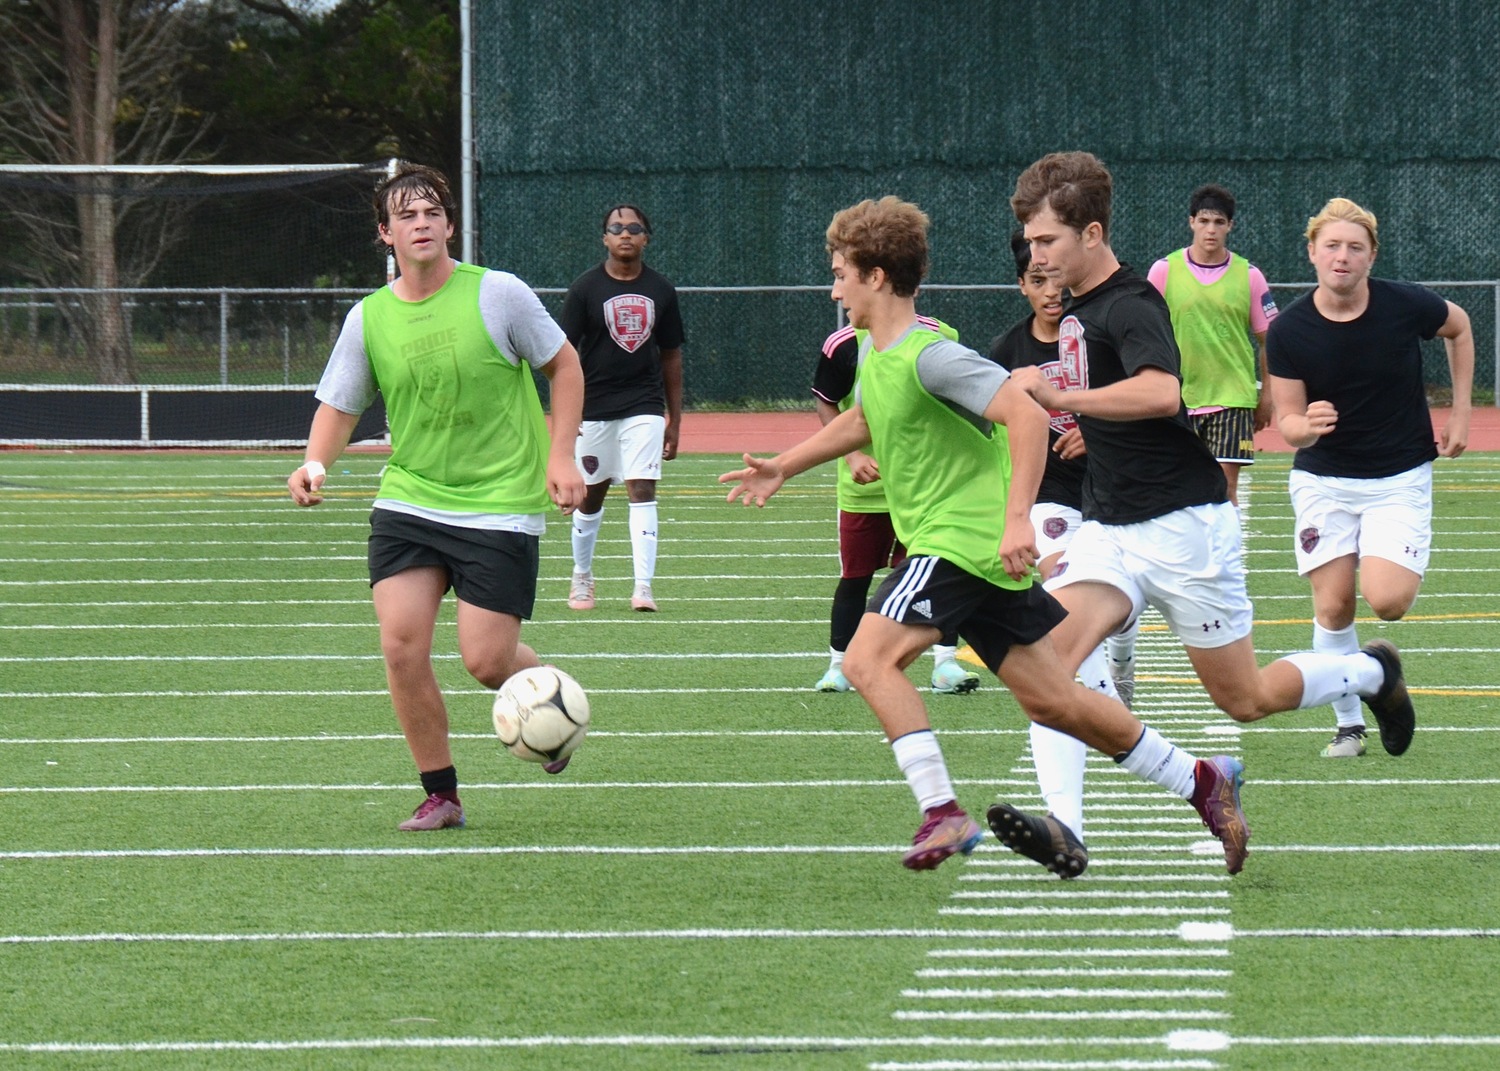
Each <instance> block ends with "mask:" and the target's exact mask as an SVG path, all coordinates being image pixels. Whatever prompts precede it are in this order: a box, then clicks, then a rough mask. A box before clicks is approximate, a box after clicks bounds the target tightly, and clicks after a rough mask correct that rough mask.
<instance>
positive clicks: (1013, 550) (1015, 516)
mask: <svg viewBox="0 0 1500 1071" xmlns="http://www.w3.org/2000/svg"><path fill="white" fill-rule="evenodd" d="M984 417H985V419H986V420H992V421H994V422H995V423H996V424H1001V425H1004V427H1005V437H1006V441H1007V443H1008V444H1009V446H1010V489H1009V491H1008V492H1007V493H1006V497H1005V534H1004V536H1002V537H1001V542H1000V560H1001V563H1002V564H1003V565H1004V566H1005V572H1006V573H1007V574H1008V575H1009V576H1012V577H1014V578H1016V579H1017V580H1019V579H1020V578H1021V577H1023V576H1025V575H1026V574H1027V573H1028V572H1030V571H1031V567H1032V565H1034V564H1035V563H1036V560H1037V558H1038V557H1039V556H1040V555H1039V553H1038V551H1037V546H1036V530H1035V529H1034V528H1033V527H1032V524H1031V507H1032V506H1034V505H1035V504H1036V492H1037V488H1038V487H1039V486H1040V485H1041V482H1042V472H1043V470H1044V469H1045V468H1046V466H1047V411H1046V410H1045V409H1043V408H1042V407H1041V406H1040V405H1038V404H1037V403H1036V402H1035V401H1034V400H1033V399H1032V397H1031V395H1030V394H1028V393H1026V391H1025V390H1023V389H1022V388H1021V387H1019V386H1017V385H1016V384H1014V383H1012V382H1011V381H1010V380H1009V379H1007V380H1006V381H1005V382H1004V383H1002V384H1001V385H1000V389H999V390H997V391H996V392H995V396H994V397H993V398H991V399H990V404H989V405H987V406H985V409H984Z"/></svg>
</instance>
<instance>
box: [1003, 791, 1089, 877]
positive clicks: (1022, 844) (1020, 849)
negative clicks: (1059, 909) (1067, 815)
mask: <svg viewBox="0 0 1500 1071" xmlns="http://www.w3.org/2000/svg"><path fill="white" fill-rule="evenodd" d="M985 818H986V819H988V820H989V823H990V829H992V830H994V832H995V836H997V837H999V838H1000V843H1001V844H1003V845H1005V846H1006V847H1007V848H1009V849H1010V850H1011V851H1013V852H1016V853H1017V854H1019V855H1024V856H1025V857H1026V858H1027V859H1030V860H1032V861H1034V862H1037V863H1041V864H1042V866H1044V867H1046V868H1047V869H1048V870H1050V871H1052V873H1054V874H1056V875H1057V876H1058V877H1060V878H1062V879H1063V880H1064V881H1066V880H1067V879H1068V878H1076V877H1078V875H1080V874H1082V873H1083V872H1084V871H1085V870H1087V869H1088V865H1089V850H1088V849H1087V848H1085V847H1084V846H1083V842H1082V841H1081V840H1079V839H1078V838H1077V837H1075V836H1074V835H1073V831H1072V830H1071V829H1069V828H1068V827H1067V825H1066V824H1065V823H1063V822H1059V821H1058V820H1057V819H1056V818H1054V817H1053V816H1052V815H1051V814H1050V813H1049V814H1046V815H1042V816H1040V817H1039V816H1037V815H1034V814H1027V813H1026V812H1025V811H1022V810H1017V809H1016V808H1015V807H1012V806H1011V805H1010V804H1008V803H997V804H995V805H994V806H993V807H991V808H990V809H989V810H988V811H987V812H986V813H985Z"/></svg>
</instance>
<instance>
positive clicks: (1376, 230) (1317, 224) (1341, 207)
mask: <svg viewBox="0 0 1500 1071" xmlns="http://www.w3.org/2000/svg"><path fill="white" fill-rule="evenodd" d="M1330 223H1354V224H1358V225H1359V226H1361V227H1363V228H1364V229H1365V233H1366V234H1368V235H1369V236H1370V252H1371V253H1377V252H1379V251H1380V224H1379V223H1377V222H1376V221H1375V213H1374V212H1371V211H1369V210H1368V209H1365V208H1360V207H1359V205H1357V204H1355V203H1354V202H1353V201H1351V200H1349V198H1347V197H1335V198H1334V199H1333V200H1331V201H1329V202H1328V203H1327V204H1326V205H1324V206H1323V210H1322V211H1321V212H1319V213H1318V214H1317V215H1316V216H1312V217H1310V218H1309V219H1308V221H1307V240H1308V242H1316V241H1317V240H1318V232H1319V231H1321V230H1322V229H1323V228H1324V227H1325V226H1327V225H1328V224H1330Z"/></svg>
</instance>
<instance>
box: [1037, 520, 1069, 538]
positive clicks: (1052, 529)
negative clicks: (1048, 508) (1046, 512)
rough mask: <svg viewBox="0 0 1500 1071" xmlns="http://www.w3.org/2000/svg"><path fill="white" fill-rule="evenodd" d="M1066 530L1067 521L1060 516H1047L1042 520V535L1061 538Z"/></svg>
mask: <svg viewBox="0 0 1500 1071" xmlns="http://www.w3.org/2000/svg"><path fill="white" fill-rule="evenodd" d="M1067 530H1068V522H1067V521H1066V520H1065V519H1064V518H1062V517H1048V518H1047V519H1046V520H1045V521H1043V522H1042V535H1044V536H1046V537H1047V538H1048V539H1061V538H1062V537H1063V534H1064V533H1065V532H1067Z"/></svg>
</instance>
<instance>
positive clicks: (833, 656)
mask: <svg viewBox="0 0 1500 1071" xmlns="http://www.w3.org/2000/svg"><path fill="white" fill-rule="evenodd" d="M843 665H844V652H843V651H836V650H834V649H833V648H832V647H830V648H828V668H829V669H841V668H843Z"/></svg>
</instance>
